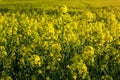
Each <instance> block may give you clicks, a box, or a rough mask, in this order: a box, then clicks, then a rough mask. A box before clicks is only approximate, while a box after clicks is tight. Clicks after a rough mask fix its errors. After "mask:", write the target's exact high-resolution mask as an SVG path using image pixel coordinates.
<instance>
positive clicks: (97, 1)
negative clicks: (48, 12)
mask: <svg viewBox="0 0 120 80" xmlns="http://www.w3.org/2000/svg"><path fill="white" fill-rule="evenodd" d="M63 4H65V5H67V6H71V7H81V6H82V7H85V6H86V5H89V6H91V7H105V6H116V7H119V6H120V0H41V1H38V0H26V1H22V0H17V1H13V0H9V1H8V0H5V1H3V0H0V7H9V8H10V7H17V6H22V7H26V6H32V7H41V6H43V7H46V6H48V7H50V6H58V5H63Z"/></svg>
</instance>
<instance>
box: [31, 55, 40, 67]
mask: <svg viewBox="0 0 120 80" xmlns="http://www.w3.org/2000/svg"><path fill="white" fill-rule="evenodd" d="M29 61H30V63H31V65H32V66H35V65H37V66H41V64H42V63H41V59H40V57H39V56H38V55H36V54H34V55H32V56H31V57H30V58H29Z"/></svg>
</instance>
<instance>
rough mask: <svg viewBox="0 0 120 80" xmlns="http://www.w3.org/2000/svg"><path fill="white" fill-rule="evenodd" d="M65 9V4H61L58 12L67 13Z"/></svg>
mask: <svg viewBox="0 0 120 80" xmlns="http://www.w3.org/2000/svg"><path fill="white" fill-rule="evenodd" d="M67 10H68V9H67V6H65V5H63V6H61V7H60V12H61V13H67Z"/></svg>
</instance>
